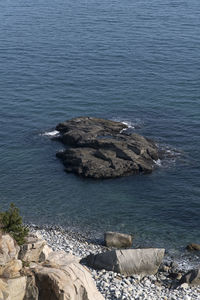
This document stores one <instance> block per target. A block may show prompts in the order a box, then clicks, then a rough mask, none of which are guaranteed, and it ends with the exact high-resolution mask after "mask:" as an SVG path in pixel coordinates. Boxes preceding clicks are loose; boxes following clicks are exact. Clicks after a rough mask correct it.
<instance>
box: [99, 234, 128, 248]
mask: <svg viewBox="0 0 200 300" xmlns="http://www.w3.org/2000/svg"><path fill="white" fill-rule="evenodd" d="M104 241H105V244H106V246H107V247H114V248H130V247H131V246H132V243H133V236H132V235H130V234H124V233H119V232H111V231H108V232H106V233H105V234H104Z"/></svg>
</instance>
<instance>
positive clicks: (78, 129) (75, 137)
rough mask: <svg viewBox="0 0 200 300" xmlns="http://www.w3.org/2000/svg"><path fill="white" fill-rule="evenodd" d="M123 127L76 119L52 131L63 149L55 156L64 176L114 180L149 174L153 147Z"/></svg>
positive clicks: (154, 153)
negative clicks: (54, 131)
mask: <svg viewBox="0 0 200 300" xmlns="http://www.w3.org/2000/svg"><path fill="white" fill-rule="evenodd" d="M127 128H128V127H127V125H125V124H123V123H120V122H115V121H110V120H104V119H98V118H91V117H80V118H74V119H72V120H69V121H66V122H64V123H60V124H58V125H57V127H56V130H58V131H59V132H60V136H59V139H60V140H61V141H62V142H63V144H65V145H66V149H65V150H64V151H61V152H58V153H57V157H59V158H60V159H61V160H62V161H63V164H64V166H65V168H66V171H67V172H73V173H76V174H78V175H81V176H84V177H91V178H96V179H99V178H114V177H120V176H125V175H132V174H137V173H151V172H152V170H153V168H154V166H155V161H156V160H158V159H159V152H158V148H157V146H156V144H155V143H154V142H153V141H151V140H149V139H147V138H145V137H143V136H140V135H138V134H136V133H131V134H127V133H126V131H125V129H127Z"/></svg>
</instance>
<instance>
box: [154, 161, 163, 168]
mask: <svg viewBox="0 0 200 300" xmlns="http://www.w3.org/2000/svg"><path fill="white" fill-rule="evenodd" d="M154 163H155V164H156V165H157V166H159V167H160V166H162V162H161V160H160V159H157V160H154Z"/></svg>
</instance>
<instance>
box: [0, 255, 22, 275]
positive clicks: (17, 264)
mask: <svg viewBox="0 0 200 300" xmlns="http://www.w3.org/2000/svg"><path fill="white" fill-rule="evenodd" d="M21 269H22V261H21V260H19V259H13V260H10V261H8V262H7V263H6V264H5V265H2V266H0V277H3V278H13V277H17V276H19V275H20V273H19V272H20V270H21Z"/></svg>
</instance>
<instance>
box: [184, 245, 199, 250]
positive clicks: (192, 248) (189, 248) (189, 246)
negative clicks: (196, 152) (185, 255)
mask: <svg viewBox="0 0 200 300" xmlns="http://www.w3.org/2000/svg"><path fill="white" fill-rule="evenodd" d="M186 249H187V250H188V251H200V245H199V244H195V243H192V244H189V245H187V247H186Z"/></svg>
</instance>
